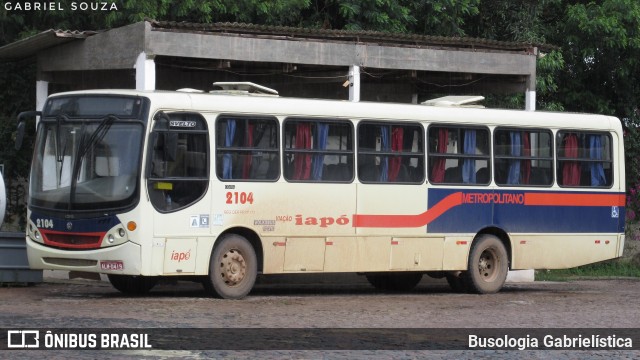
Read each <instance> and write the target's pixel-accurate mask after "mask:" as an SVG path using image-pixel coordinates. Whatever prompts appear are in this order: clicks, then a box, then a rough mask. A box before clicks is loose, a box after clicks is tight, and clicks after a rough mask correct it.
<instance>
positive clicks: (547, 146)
mask: <svg viewBox="0 0 640 360" xmlns="http://www.w3.org/2000/svg"><path fill="white" fill-rule="evenodd" d="M551 139H552V135H551V132H550V131H548V130H529V129H512V128H509V129H504V128H498V129H496V130H495V131H494V136H493V149H494V158H495V182H496V184H498V185H500V186H530V185H536V186H551V184H552V183H553V176H552V165H553V155H552V154H553V149H552V146H553V145H552V143H551Z"/></svg>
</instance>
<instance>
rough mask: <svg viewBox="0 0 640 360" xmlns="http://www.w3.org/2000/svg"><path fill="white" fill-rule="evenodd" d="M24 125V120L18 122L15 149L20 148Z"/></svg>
mask: <svg viewBox="0 0 640 360" xmlns="http://www.w3.org/2000/svg"><path fill="white" fill-rule="evenodd" d="M25 127H26V125H25V123H24V121H20V122H19V123H18V132H16V150H20V148H22V140H23V139H24V128H25Z"/></svg>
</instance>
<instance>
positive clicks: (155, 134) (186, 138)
mask: <svg viewBox="0 0 640 360" xmlns="http://www.w3.org/2000/svg"><path fill="white" fill-rule="evenodd" d="M209 154H210V150H209V133H208V128H207V123H206V121H205V119H204V118H203V117H202V115H200V114H197V113H186V112H185V113H168V114H165V113H159V114H158V115H157V116H156V117H155V121H154V127H153V131H152V133H151V137H150V141H149V152H148V164H147V191H148V195H149V200H150V202H151V204H152V206H153V208H154V210H155V211H153V245H152V246H153V257H152V258H153V260H152V261H154V263H153V264H152V271H153V272H154V273H159V274H193V273H194V272H195V271H196V261H197V258H198V257H199V256H206V259H208V258H209V256H210V254H208V253H207V254H197V247H198V245H199V242H200V245H201V246H203V247H204V248H206V242H207V241H205V240H208V241H209V242H210V241H211V239H210V238H209V239H208V238H207V237H208V236H210V221H211V219H210V201H209V200H208V198H207V193H208V188H209V177H210V175H209V174H210V171H209V162H210V158H209ZM160 254H161V255H162V256H160ZM160 259H162V260H161V261H160ZM207 261H208V260H207Z"/></svg>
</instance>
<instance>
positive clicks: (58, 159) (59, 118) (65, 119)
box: [56, 114, 69, 163]
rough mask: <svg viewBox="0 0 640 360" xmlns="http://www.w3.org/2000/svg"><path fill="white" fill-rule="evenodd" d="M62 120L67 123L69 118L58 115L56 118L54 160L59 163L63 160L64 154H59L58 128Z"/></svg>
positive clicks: (59, 129)
mask: <svg viewBox="0 0 640 360" xmlns="http://www.w3.org/2000/svg"><path fill="white" fill-rule="evenodd" d="M63 120H64V121H68V120H69V117H68V116H67V115H65V114H58V116H56V160H57V161H58V162H59V163H61V162H62V161H63V160H64V153H61V152H60V131H61V130H62V129H61V128H60V126H61V123H62V121H63ZM65 144H66V142H65ZM63 151H64V150H63Z"/></svg>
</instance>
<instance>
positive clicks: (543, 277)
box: [536, 260, 640, 281]
mask: <svg viewBox="0 0 640 360" xmlns="http://www.w3.org/2000/svg"><path fill="white" fill-rule="evenodd" d="M582 277H588V278H599V277H601V278H606V277H637V278H640V267H638V266H637V265H634V264H632V263H630V262H622V261H615V260H613V261H605V262H601V263H597V264H590V265H584V266H579V267H576V268H571V269H561V270H537V271H536V281H568V280H574V279H579V278H582Z"/></svg>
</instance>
